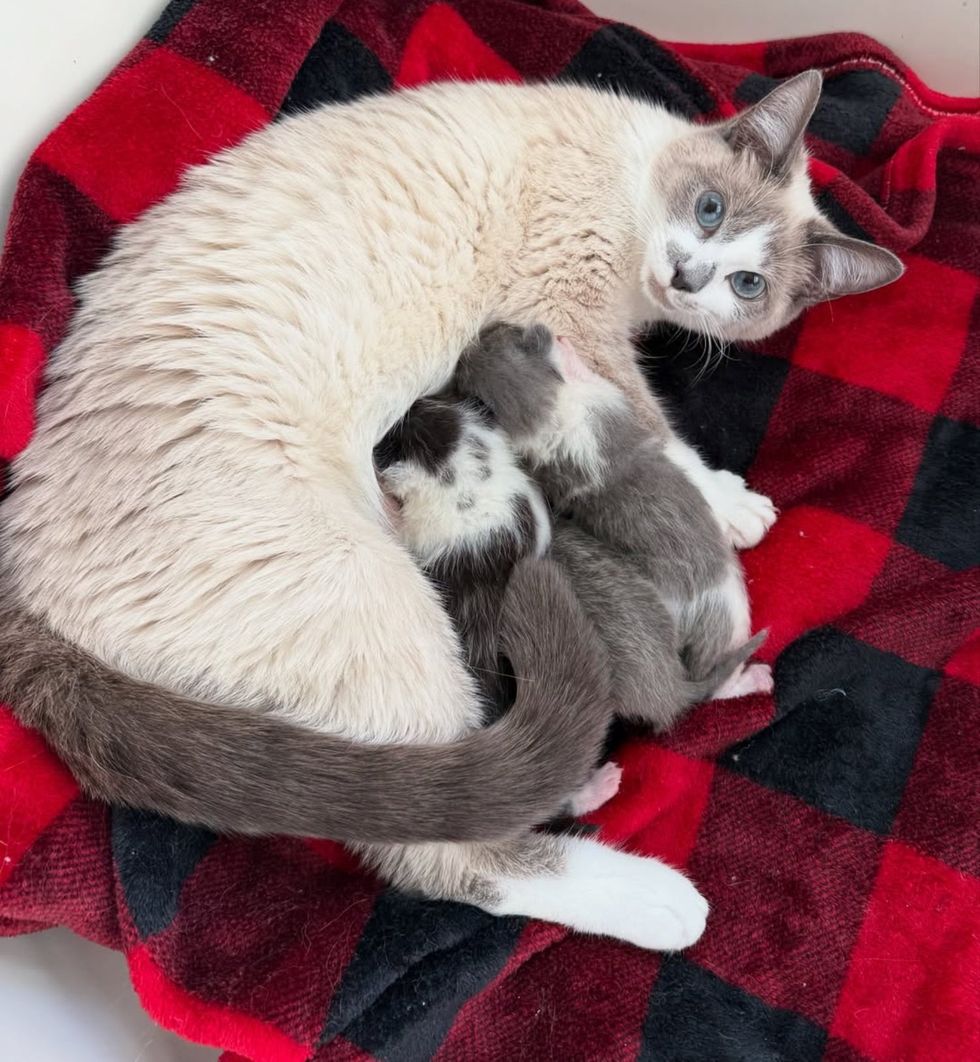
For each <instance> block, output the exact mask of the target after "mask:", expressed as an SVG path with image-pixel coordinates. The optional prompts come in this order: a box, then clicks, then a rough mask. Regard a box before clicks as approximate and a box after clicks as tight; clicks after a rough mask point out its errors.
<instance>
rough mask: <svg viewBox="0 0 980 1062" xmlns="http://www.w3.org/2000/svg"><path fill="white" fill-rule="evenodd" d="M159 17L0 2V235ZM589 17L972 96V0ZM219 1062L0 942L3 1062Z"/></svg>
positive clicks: (110, 987) (80, 957)
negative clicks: (783, 48)
mask: <svg viewBox="0 0 980 1062" xmlns="http://www.w3.org/2000/svg"><path fill="white" fill-rule="evenodd" d="M242 2H245V0H242ZM288 2H289V0H283V3H288ZM161 7H162V0H17V2H15V0H2V3H0V34H2V36H0V228H3V227H4V226H5V224H6V216H7V211H8V209H9V201H10V197H11V195H12V194H13V186H14V183H15V181H16V177H17V174H18V173H19V172H20V170H21V168H22V167H23V165H24V163H25V162H26V160H27V156H28V155H29V153H30V151H31V150H32V149H33V148H34V146H35V145H36V143H37V142H38V141H39V140H40V139H41V138H42V137H43V136H44V135H45V134H46V133H47V132H48V131H49V130H50V129H51V127H52V126H53V125H54V124H55V123H56V122H57V121H58V120H59V119H60V118H61V117H62V116H63V115H65V114H66V113H67V112H68V111H70V110H71V109H72V107H74V105H75V104H76V103H78V102H79V101H80V100H82V99H83V98H84V97H85V96H86V95H88V93H89V92H91V90H92V89H93V88H94V87H95V86H96V85H97V84H98V82H99V81H100V80H101V79H102V78H103V77H104V76H105V74H106V73H107V72H108V71H109V70H110V69H111V68H112V67H113V66H114V65H115V63H116V62H118V60H119V59H120V58H121V57H122V56H123V55H124V54H125V53H126V52H127V51H128V50H129V49H130V48H131V47H132V46H133V44H135V43H136V41H137V40H138V39H139V37H140V36H141V35H142V34H143V33H144V32H145V31H146V30H147V29H148V28H149V27H150V25H152V23H153V21H154V19H155V18H156V16H157V14H158V13H159V11H160V9H161ZM592 7H593V9H594V10H595V11H596V12H597V13H599V14H601V15H604V16H606V17H609V18H616V19H620V20H621V21H624V22H631V23H633V24H634V25H637V26H640V27H641V28H643V29H646V30H649V31H650V32H651V33H653V34H655V35H656V36H659V37H661V38H664V39H666V40H676V41H705V42H707V41H723V42H735V41H746V40H762V39H767V38H774V37H788V36H800V35H806V34H812V33H826V32H831V31H836V30H860V31H862V32H864V33H868V34H870V35H871V36H875V37H878V38H879V39H880V40H882V41H883V42H884V43H886V44H887V45H889V46H890V47H891V48H892V49H893V50H894V51H895V52H897V53H898V55H899V56H900V57H901V58H902V59H904V60H905V61H906V62H907V63H909V64H910V65H911V66H912V67H913V68H914V69H915V70H916V71H918V72H919V74H920V75H921V76H922V77H923V78H924V80H925V81H926V82H927V83H929V84H931V85H932V86H933V87H934V88H937V89H939V90H941V91H945V92H949V93H952V94H957V95H980V0H933V2H931V3H930V2H928V0H806V2H803V0H740V2H738V0H594V2H593V4H592ZM215 1057H216V1054H215V1052H213V1051H207V1050H204V1049H201V1048H193V1047H190V1046H189V1045H184V1044H182V1043H181V1042H179V1041H178V1040H177V1039H176V1038H175V1037H172V1036H170V1035H169V1034H167V1033H164V1032H162V1031H161V1030H159V1029H157V1028H156V1027H155V1026H153V1025H152V1024H151V1023H150V1022H149V1020H148V1019H147V1018H145V1017H144V1016H143V1014H142V1012H141V1011H140V1010H139V1007H138V1004H137V1003H136V1000H135V997H134V996H133V994H132V990H131V989H130V987H129V983H128V980H127V977H126V973H125V965H124V963H123V961H122V959H121V958H120V957H119V956H117V955H114V954H111V953H109V952H105V951H103V950H102V949H100V948H97V947H96V946H95V945H92V944H86V943H83V942H81V941H77V940H75V939H74V938H72V937H70V936H69V935H68V934H67V933H65V932H64V931H56V932H53V933H46V934H43V935H41V936H38V937H26V938H21V939H16V940H0V1060H3V1062H6V1060H8V1059H9V1060H10V1062H14V1060H21V1059H23V1060H25V1062H26V1060H30V1062H193V1060H198V1059H200V1060H211V1059H214V1058H215Z"/></svg>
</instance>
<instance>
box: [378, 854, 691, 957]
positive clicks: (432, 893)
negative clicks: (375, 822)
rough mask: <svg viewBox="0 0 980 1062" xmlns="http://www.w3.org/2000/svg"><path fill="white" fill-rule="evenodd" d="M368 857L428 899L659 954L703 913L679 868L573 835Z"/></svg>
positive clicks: (683, 940) (677, 944) (687, 936)
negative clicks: (609, 939)
mask: <svg viewBox="0 0 980 1062" xmlns="http://www.w3.org/2000/svg"><path fill="white" fill-rule="evenodd" d="M365 854H366V856H367V859H368V861H369V862H370V863H371V864H372V865H373V866H374V867H375V868H376V869H377V870H378V871H379V873H380V874H381V875H382V876H383V877H384V878H385V879H386V880H387V881H389V882H391V883H392V884H394V885H396V886H398V887H400V888H404V889H409V890H416V891H419V892H421V893H422V894H423V895H425V896H428V897H431V898H433V899H443V900H455V901H458V902H462V903H470V904H473V905H475V906H477V907H481V908H483V910H485V911H489V912H490V913H491V914H496V915H522V916H524V917H527V918H540V919H543V920H544V921H547V922H557V923H559V924H560V925H565V926H568V927H569V928H571V929H576V930H578V931H579V932H582V933H596V934H601V935H603V936H610V937H615V938H617V939H619V940H625V941H628V942H629V943H631V944H636V945H638V946H639V947H641V948H650V949H653V950H657V951H676V950H677V949H679V948H686V947H688V946H689V945H690V944H693V943H694V942H695V941H696V940H697V939H698V938H699V937H700V936H701V934H702V933H703V931H704V925H705V919H706V918H707V914H708V904H707V903H706V902H705V900H704V898H703V897H702V896H701V894H700V893H699V892H698V891H697V889H696V888H695V887H694V886H693V885H692V884H691V882H690V881H688V879H687V878H686V877H684V875H683V874H681V873H680V872H679V871H677V870H674V869H673V868H671V867H669V866H667V865H666V864H664V863H661V862H660V861H659V860H657V859H647V858H643V857H640V856H635V855H629V854H627V853H625V852H620V851H617V850H616V849H614V848H609V847H607V846H605V845H602V844H599V843H597V842H596V841H592V840H588V839H584V838H580V837H568V836H549V835H546V834H528V835H525V836H523V837H519V838H516V839H514V840H511V841H502V842H498V843H495V844H481V845H447V844H431V845H410V846H404V845H403V846H398V847H392V848H386V849H378V848H375V849H372V850H369V851H367V852H366V853H365Z"/></svg>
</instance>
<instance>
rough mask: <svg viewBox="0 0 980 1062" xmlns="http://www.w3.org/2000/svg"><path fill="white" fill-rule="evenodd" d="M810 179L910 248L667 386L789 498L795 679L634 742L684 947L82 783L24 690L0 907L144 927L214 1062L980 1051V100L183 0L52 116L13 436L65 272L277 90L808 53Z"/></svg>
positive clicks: (787, 671) (385, 18) (6, 323)
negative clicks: (216, 829) (440, 892)
mask: <svg viewBox="0 0 980 1062" xmlns="http://www.w3.org/2000/svg"><path fill="white" fill-rule="evenodd" d="M811 66H816V67H820V68H821V69H822V70H823V71H824V73H825V75H826V84H825V87H824V93H823V98H822V100H821V103H820V106H819V107H818V109H817V111H816V114H815V115H814V117H813V120H812V122H811V124H810V128H809V136H808V141H809V145H810V148H811V150H812V153H813V161H812V175H813V181H814V184H815V187H816V189H817V192H818V194H819V199H820V203H821V205H822V207H823V208H824V210H825V211H826V212H827V214H828V215H829V216H830V217H831V218H833V220H834V221H835V222H836V223H837V224H838V225H839V226H840V227H841V228H842V229H843V230H844V231H845V232H849V233H852V234H855V235H859V236H863V237H869V238H872V239H874V240H877V241H879V242H881V243H883V244H886V245H888V246H890V247H892V248H893V249H894V250H896V251H898V252H900V253H901V254H902V256H903V258H904V260H905V262H906V264H907V266H908V273H907V276H906V278H905V279H904V280H903V281H901V282H900V283H898V284H895V285H894V286H892V287H889V288H886V289H885V290H883V291H880V292H877V293H874V294H871V295H867V296H863V297H859V298H853V299H850V300H848V299H845V300H843V301H841V302H838V303H835V304H833V305H828V306H822V307H818V308H816V309H814V310H812V311H811V312H810V313H808V314H807V315H806V317H805V319H803V320H802V321H799V322H797V323H796V324H795V325H793V326H792V327H791V328H789V329H788V330H787V331H785V332H784V333H782V334H780V335H778V336H776V337H775V338H773V339H772V340H770V341H768V342H766V343H763V344H760V345H759V346H756V347H752V348H750V349H742V350H737V351H732V352H730V357H729V358H728V359H726V360H725V361H723V362H722V363H721V365H720V366H719V367H718V368H716V369H715V370H714V371H713V372H710V373H709V374H707V375H706V376H705V377H704V378H703V379H698V375H699V366H698V358H697V356H696V355H695V354H694V353H692V352H690V350H685V337H680V338H678V337H675V336H670V335H652V336H650V337H648V338H647V339H646V341H645V344H644V350H645V352H646V355H647V357H648V364H649V369H650V374H651V379H652V381H653V382H654V383H655V384H656V386H657V387H658V388H659V389H660V390H661V391H662V393H663V394H664V395H665V396H667V398H668V400H669V401H670V402H671V404H672V405H673V406H674V408H675V410H676V413H677V417H678V420H679V423H680V425H681V426H682V428H683V429H684V430H685V432H686V433H687V435H688V437H689V438H691V439H693V440H694V441H695V442H697V443H698V444H699V445H700V446H701V447H702V448H703V449H704V451H705V452H706V453H707V455H708V456H709V457H710V458H711V459H712V460H713V461H714V462H716V463H717V464H719V465H723V466H726V467H728V468H731V469H734V470H735V471H738V472H740V473H745V474H746V475H747V476H748V478H749V480H750V481H751V482H752V484H753V485H754V486H755V487H756V488H758V489H760V490H762V491H765V492H766V493H768V494H770V495H772V497H773V498H774V499H775V501H776V503H777V504H778V506H779V508H780V510H781V512H782V515H781V518H780V520H779V522H778V523H777V524H776V526H775V528H774V529H773V531H772V532H771V533H770V535H769V537H768V538H767V539H766V540H765V541H764V542H763V543H762V545H761V546H759V547H758V548H757V549H755V550H754V551H752V552H751V553H749V554H747V555H746V557H745V564H746V567H747V569H748V574H749V579H750V582H751V593H752V599H753V603H754V609H755V615H756V619H757V624H758V626H760V627H762V626H768V627H770V628H771V632H772V633H771V636H770V639H769V642H768V644H767V645H766V647H765V649H764V653H763V656H764V658H765V659H768V660H770V661H771V662H772V663H773V665H774V668H775V675H776V691H775V695H774V697H772V698H765V697H756V698H752V699H746V700H743V701H740V702H737V703H726V704H713V705H707V706H705V707H703V708H701V709H699V710H698V711H697V712H696V713H694V714H693V716H691V717H690V718H689V719H688V720H687V721H686V722H685V723H684V724H683V725H682V726H681V727H680V728H679V729H678V730H677V731H676V732H675V733H673V734H672V735H670V736H669V737H668V738H667V739H666V740H662V741H653V740H650V739H649V738H647V737H644V736H643V735H631V736H629V737H628V739H627V740H626V741H625V743H624V744H623V745H622V747H621V748H620V750H619V751H618V753H617V756H618V758H619V759H620V761H621V762H622V764H623V765H624V767H625V778H624V785H623V790H622V792H621V793H620V795H619V796H618V797H617V798H616V799H615V800H614V802H613V803H612V804H611V805H610V806H609V807H608V808H606V809H604V811H603V812H602V814H601V816H600V817H599V819H598V821H599V822H600V823H601V828H602V831H603V833H604V835H605V837H606V838H608V839H609V840H610V841H611V842H615V843H619V844H623V845H625V846H627V847H629V848H631V849H633V850H635V851H638V852H643V853H650V854H656V855H658V856H661V857H664V858H667V859H669V860H671V861H673V862H674V863H675V864H677V865H681V866H684V867H686V868H687V870H688V871H689V872H690V874H691V875H692V876H693V878H694V879H695V880H696V881H697V882H698V883H699V884H700V886H701V888H702V889H703V891H704V893H705V894H706V895H707V896H708V898H709V899H710V901H711V904H712V907H713V914H712V917H711V919H710V922H709V925H708V930H707V932H706V934H705V936H704V938H703V939H702V940H701V941H700V942H699V943H698V944H697V945H696V946H695V947H694V948H692V949H690V950H689V951H687V952H685V953H683V954H678V955H670V956H661V955H656V954H650V953H645V952H642V951H639V950H637V949H635V948H633V947H630V946H628V945H625V944H621V943H617V942H615V941H612V940H606V939H599V938H588V937H585V936H579V935H575V934H571V933H568V932H566V931H564V930H563V929H561V928H558V927H555V926H551V925H544V924H540V923H530V922H526V921H524V920H521V919H517V918H508V919H494V918H491V917H490V916H488V915H486V914H483V913H481V912H480V911H477V910H475V909H472V908H468V907H463V906H457V905H453V904H445V903H435V902H425V901H421V900H417V899H412V898H407V897H405V896H401V895H397V894H395V893H392V892H389V891H386V890H385V889H383V888H382V887H380V886H379V884H378V883H377V882H376V881H374V880H372V879H371V878H370V877H369V876H367V875H366V874H365V873H363V872H362V871H360V870H359V868H358V866H357V864H356V863H355V862H354V861H353V860H352V859H351V858H350V857H349V856H347V855H346V854H345V853H344V852H343V850H341V849H340V848H339V847H338V846H336V845H333V844H330V843H325V842H308V843H303V842H300V841H287V840H276V839H272V840H262V841H255V840H236V839H229V838H222V837H216V836H214V835H212V834H211V833H208V832H206V831H204V830H200V829H189V828H186V827H183V826H178V825H175V824H174V823H172V822H169V821H166V820H163V819H160V818H156V817H153V816H150V815H145V814H137V813H133V812H129V811H120V810H113V809H110V808H107V807H104V806H99V805H97V804H95V803H92V802H90V801H88V800H85V799H82V798H81V797H80V796H79V793H78V790H77V788H76V786H75V785H74V783H73V782H72V780H71V778H70V777H69V775H68V774H67V773H66V771H65V770H64V769H63V768H62V767H61V766H60V765H59V763H58V762H57V761H56V760H55V759H54V758H53V757H52V755H51V754H50V752H48V751H47V749H46V748H45V746H44V745H43V744H42V742H41V741H40V740H39V739H38V738H37V737H36V736H35V735H33V734H31V733H29V732H27V731H25V730H23V729H21V728H20V727H19V726H18V725H17V724H16V723H15V722H14V721H13V719H12V717H11V716H10V714H9V713H8V712H6V711H5V710H0V881H2V885H0V930H2V932H4V933H8V934H15V933H26V932H31V931H34V930H39V929H42V928H44V927H47V926H53V925H64V926H68V927H70V928H71V929H72V930H74V931H75V932H76V933H79V934H81V935H82V936H84V937H87V938H89V939H91V940H94V941H98V942H99V943H101V944H104V945H106V946H108V947H111V948H116V949H119V950H120V951H122V952H123V953H124V954H125V956H126V960H127V962H128V964H129V969H130V973H131V976H132V981H133V985H134V986H135V989H136V991H137V993H138V994H139V998H140V1000H141V1002H142V1005H143V1006H144V1007H145V1009H146V1011H147V1012H148V1013H149V1014H150V1015H151V1016H152V1017H153V1018H154V1019H156V1020H157V1021H158V1022H160V1023H161V1024H163V1025H165V1026H167V1027H168V1028H170V1029H173V1030H175V1031H177V1032H178V1033H181V1034H183V1035H184V1036H186V1037H189V1038H191V1039H193V1040H198V1041H201V1042H204V1043H208V1044H213V1045H216V1046H218V1047H221V1048H223V1049H224V1050H225V1051H227V1052H228V1056H227V1057H228V1058H234V1057H243V1058H248V1059H261V1060H282V1062H293V1060H295V1062H299V1060H301V1059H309V1058H312V1059H316V1060H330V1062H341V1060H344V1062H348V1060H349V1062H354V1060H368V1059H388V1060H393V1062H394V1060H405V1062H409V1060H416V1059H428V1058H436V1059H439V1060H441V1062H450V1060H454V1059H466V1060H477V1062H479V1060H482V1059H507V1060H510V1059H518V1058H527V1059H535V1060H537V1059H561V1060H574V1059H589V1060H591V1059H611V1060H620V1059H623V1060H625V1059H666V1060H675V1059H694V1060H711V1062H716V1060H724V1059H731V1060H739V1062H741V1060H755V1059H790V1060H793V1062H808V1060H817V1059H826V1060H832V1062H858V1060H864V1059H870V1060H877V1062H884V1060H896V1062H899V1060H900V1062H907V1060H918V1059H921V1060H928V1062H943V1060H965V1059H973V1058H980V633H978V630H977V624H978V621H980V607H978V606H980V579H978V567H977V562H978V560H980V297H978V296H980V283H978V276H980V118H978V117H977V113H978V101H976V100H963V99H951V98H949V97H945V96H941V95H938V94H937V93H935V92H933V91H930V90H929V89H928V88H927V87H926V86H925V85H923V84H922V82H921V81H920V80H919V79H918V78H917V77H916V76H915V74H914V73H912V72H911V71H910V70H908V69H907V68H906V67H905V66H903V65H902V63H901V62H899V61H898V60H897V59H896V58H895V56H894V55H892V54H890V53H889V52H888V51H887V50H886V49H884V48H883V47H881V46H880V45H878V44H877V43H876V42H874V41H872V40H869V39H867V38H864V37H858V36H853V35H838V36H829V37H819V38H815V39H809V40H794V41H780V42H776V43H770V44H753V45H740V46H733V47H719V46H692V45H668V44H664V43H662V42H658V41H656V40H653V39H651V38H650V37H647V36H644V35H643V34H641V33H639V32H637V31H635V30H633V29H630V28H629V27H627V26H622V25H615V24H610V23H607V22H603V21H602V20H600V19H597V18H595V17H594V16H592V15H591V14H590V13H589V12H588V11H587V10H586V9H585V8H583V7H582V6H580V5H579V4H578V3H576V2H574V0H537V2H519V0H457V2H453V3H426V2H422V0H419V2H414V0H413V2H405V0H349V2H344V3H337V2H331V0H290V2H289V3H283V2H281V0H174V2H173V3H171V4H170V5H169V7H167V9H166V10H165V11H164V12H163V14H162V15H161V16H160V18H159V20H158V21H157V23H156V24H155V25H154V26H153V28H152V29H151V30H150V31H149V33H148V34H147V35H146V38H145V39H144V40H142V41H141V42H140V43H139V45H138V46H137V47H136V48H135V49H134V50H133V52H132V53H131V54H130V55H129V56H127V57H126V59H125V60H123V62H122V63H121V64H120V65H119V67H118V68H117V69H116V70H115V71H114V73H113V74H112V75H111V76H110V77H109V78H108V79H107V81H106V82H105V83H104V84H103V85H102V86H101V87H100V88H99V89H98V90H97V91H96V92H95V93H94V95H93V96H92V97H91V98H90V99H88V100H86V101H85V102H84V103H83V104H81V106H79V107H78V109H77V110H76V111H75V112H74V113H73V114H71V115H70V116H69V117H68V118H67V119H66V120H65V121H64V122H63V123H62V124H61V125H60V126H59V127H58V128H57V129H56V130H55V131H54V132H53V133H52V134H51V135H50V136H49V137H48V139H47V140H45V141H44V143H43V144H42V145H41V146H40V147H39V148H38V150H37V152H36V153H35V155H34V157H33V158H32V159H31V161H30V163H29V164H28V166H27V169H26V171H25V173H24V175H23V178H22V180H21V183H20V187H19V190H18V192H17V197H16V202H15V205H14V210H13V215H12V218H11V222H10V229H9V233H8V235H7V242H6V248H5V252H4V257H3V261H2V267H0V411H2V413H0V420H2V422H0V455H2V457H3V459H4V460H5V461H9V460H10V459H12V458H13V457H14V456H15V455H16V454H17V452H18V451H19V450H20V449H21V448H22V447H23V446H24V445H25V443H26V442H27V440H28V439H29V437H30V434H31V430H32V426H33V399H34V395H35V393H36V390H37V388H38V386H39V380H40V376H41V371H42V368H43V365H44V362H45V359H46V357H48V356H49V354H50V353H51V351H52V350H54V348H55V347H56V346H57V343H58V340H59V338H60V337H61V336H62V334H63V333H64V330H65V328H66V325H67V324H68V321H69V319H70V317H71V314H72V309H73V296H72V282H73V281H74V280H75V279H76V278H77V277H78V276H80V275H81V274H83V273H85V272H86V271H87V270H90V269H92V268H93V266H95V264H96V263H97V262H98V260H99V257H100V255H102V253H103V252H104V251H105V249H106V247H107V246H108V244H109V241H110V240H111V237H112V233H113V230H114V229H115V228H116V226H118V225H119V224H121V223H123V222H126V221H129V220H130V219H132V218H134V217H136V216H137V215H138V214H139V213H140V212H141V211H142V210H144V209H146V207H148V206H149V205H150V204H151V203H153V202H155V201H156V200H158V199H159V198H160V197H161V196H164V195H166V194H167V193H168V192H169V191H170V190H171V189H172V188H173V187H174V185H175V184H176V183H177V181H178V180H179V178H180V175H181V173H182V171H183V170H184V169H185V168H186V167H187V166H188V165H190V164H192V163H196V162H200V161H201V160H203V159H205V158H207V157H208V156H209V155H210V154H212V153H213V152H215V151H218V150H220V149H221V148H224V147H226V146H228V145H230V144H233V143H235V142H236V141H238V140H240V139H241V138H242V137H243V136H246V135H247V134H248V133H250V132H252V131H253V130H255V129H257V128H259V127H260V126H262V125H264V124H265V123H267V122H271V121H274V120H275V119H276V117H277V115H280V114H288V113H291V112H295V111H298V110H302V109H304V108H308V107H311V106H314V105H316V104H318V103H323V102H333V101H338V100H347V99H351V98H352V97H355V96H357V95H359V94H361V93H366V92H388V91H392V90H397V89H398V88H401V87H404V86H409V85H417V84H419V83H421V82H425V81H429V80H435V79H439V78H447V77H454V78H477V77H479V78H495V79H502V80H515V81H516V80H521V79H525V78H526V79H539V78H564V79H570V80H574V81H582V82H590V83H593V84H596V85H600V86H603V87H605V88H608V89H609V90H611V91H622V92H629V93H635V94H638V95H640V96H643V97H646V98H649V99H653V100H658V101H663V102H664V103H666V104H669V105H670V106H671V107H673V108H675V109H676V110H678V111H679V112H681V113H682V114H685V115H689V116H691V117H692V118H698V119H700V118H706V119H711V118H719V117H723V116H726V115H731V114H733V113H735V111H736V110H737V109H738V108H740V107H742V106H744V105H745V104H747V103H750V102H751V101H753V100H756V99H758V98H759V97H760V96H761V95H762V94H763V93H764V92H765V91H766V90H767V89H768V88H770V87H771V86H772V85H773V84H774V83H775V81H776V79H778V78H782V77H786V76H788V75H790V74H794V73H796V72H797V71H799V70H802V69H804V68H806V67H811Z"/></svg>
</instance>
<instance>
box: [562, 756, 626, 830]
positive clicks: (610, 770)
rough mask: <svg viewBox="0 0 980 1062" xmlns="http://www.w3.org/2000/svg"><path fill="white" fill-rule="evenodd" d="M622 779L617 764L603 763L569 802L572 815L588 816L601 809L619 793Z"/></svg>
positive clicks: (621, 772)
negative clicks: (591, 812)
mask: <svg viewBox="0 0 980 1062" xmlns="http://www.w3.org/2000/svg"><path fill="white" fill-rule="evenodd" d="M622 778H623V768H622V767H620V766H619V764H618V763H604V764H603V765H602V766H601V767H599V768H598V769H597V770H595V771H593V773H592V777H591V778H590V779H589V780H588V781H587V782H586V783H585V785H583V786H582V788H581V789H580V790H579V791H578V792H577V793H575V794H574V795H573V796H572V798H571V800H569V802H568V803H569V806H570V807H571V812H572V814H573V815H574V816H576V817H577V816H579V815H588V814H589V812H590V811H595V810H596V809H597V808H601V807H602V805H603V804H605V803H606V802H607V801H609V800H612V798H613V797H614V796H615V795H616V794H617V793H618V792H619V783H620V782H621V781H622Z"/></svg>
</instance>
